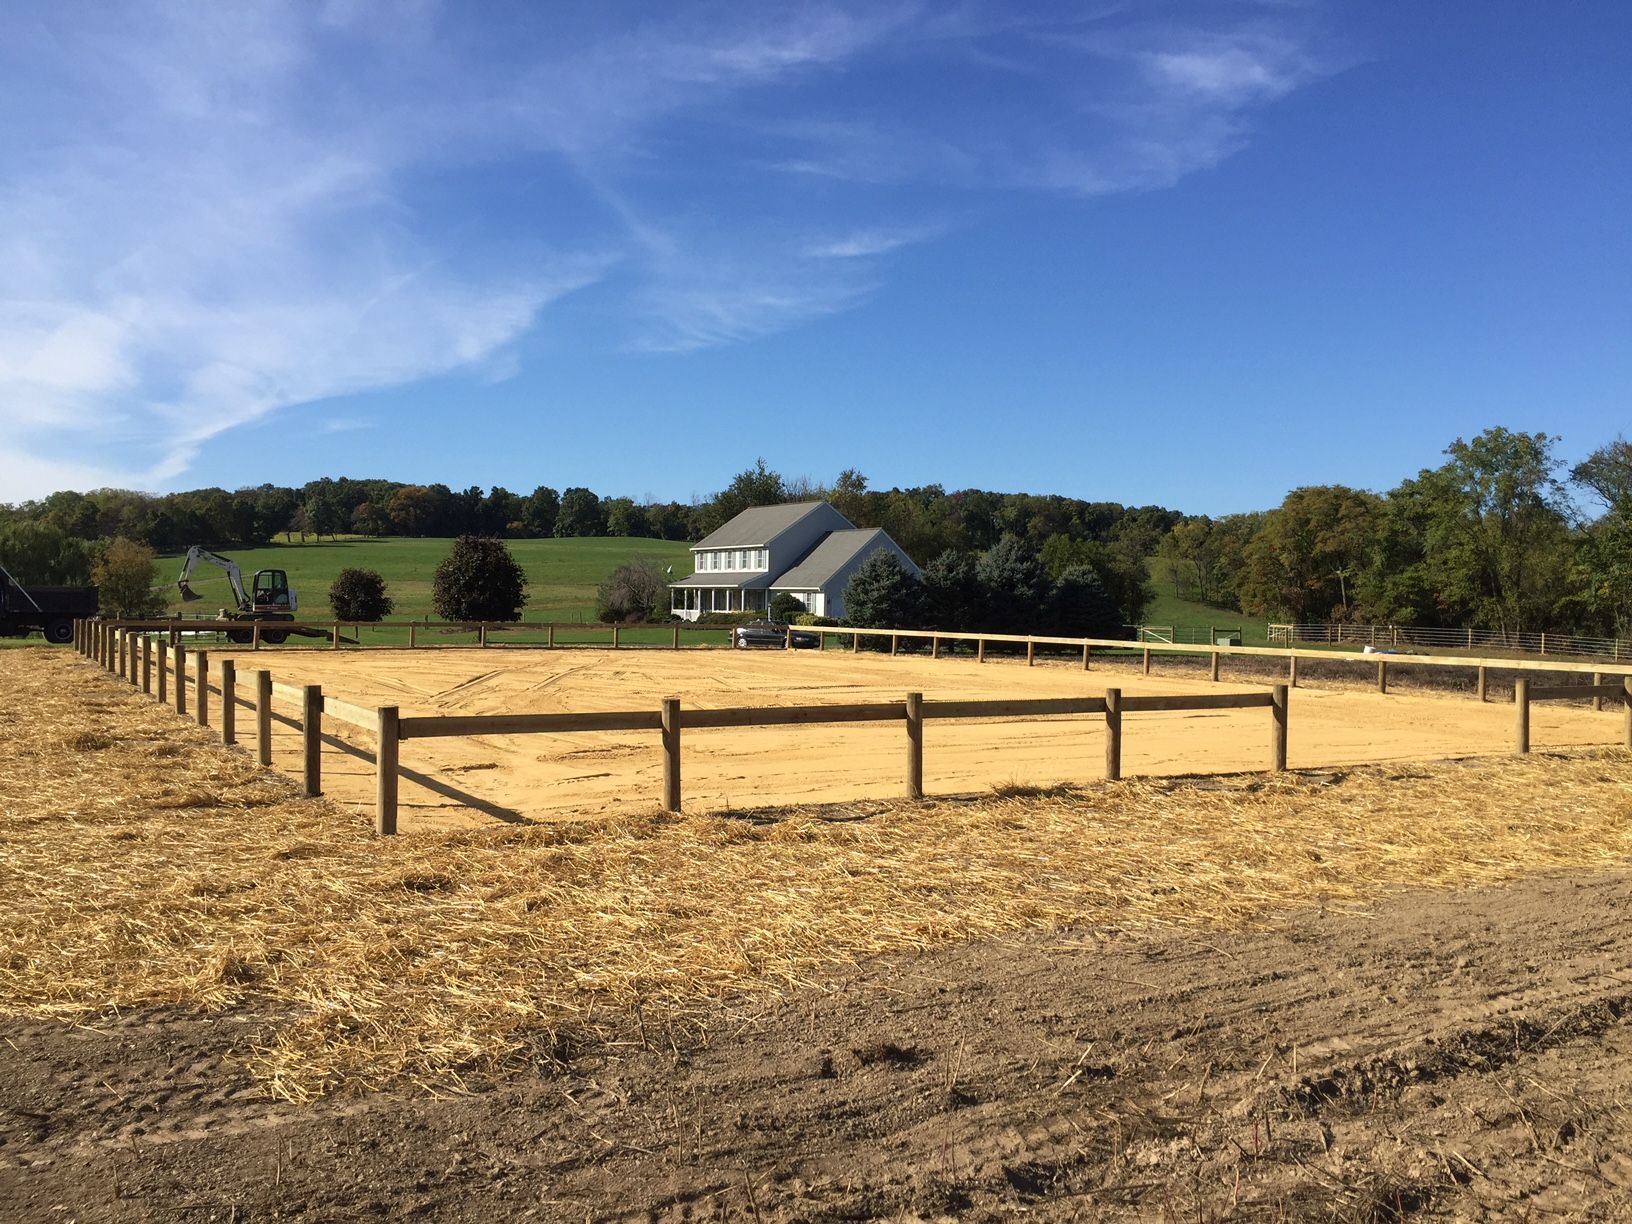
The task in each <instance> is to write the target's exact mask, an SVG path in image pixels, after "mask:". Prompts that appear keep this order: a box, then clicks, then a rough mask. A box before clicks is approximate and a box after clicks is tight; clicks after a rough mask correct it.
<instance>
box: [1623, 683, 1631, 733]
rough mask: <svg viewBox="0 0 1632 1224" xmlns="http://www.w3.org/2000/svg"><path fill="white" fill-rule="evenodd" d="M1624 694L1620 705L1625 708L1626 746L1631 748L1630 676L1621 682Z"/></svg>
mask: <svg viewBox="0 0 1632 1224" xmlns="http://www.w3.org/2000/svg"><path fill="white" fill-rule="evenodd" d="M1622 684H1623V686H1624V688H1625V692H1624V693H1623V694H1622V696H1621V703H1622V705H1624V706H1625V708H1626V735H1625V740H1626V746H1627V747H1628V748H1632V676H1628V677H1627V678H1626V680H1624V681H1623V682H1622Z"/></svg>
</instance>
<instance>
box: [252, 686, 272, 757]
mask: <svg viewBox="0 0 1632 1224" xmlns="http://www.w3.org/2000/svg"><path fill="white" fill-rule="evenodd" d="M255 760H256V761H257V762H258V763H259V764H261V765H270V764H272V673H271V672H269V671H267V670H266V669H265V668H262V669H261V670H260V671H258V672H256V673H255Z"/></svg>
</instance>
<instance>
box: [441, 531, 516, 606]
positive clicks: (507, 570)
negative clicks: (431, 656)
mask: <svg viewBox="0 0 1632 1224" xmlns="http://www.w3.org/2000/svg"><path fill="white" fill-rule="evenodd" d="M526 602H527V576H526V575H525V574H523V573H522V570H521V566H520V565H519V564H518V563H517V562H516V559H515V557H513V556H512V555H511V553H510V550H509V549H508V548H506V547H505V545H504V541H502V540H495V539H493V538H491V537H489V536H468V535H465V536H460V537H459V538H458V539H457V540H455V541H454V542H453V549H452V550H451V551H450V552H449V553H448V555H447V556H446V557H444V558H443V559H442V562H441V564H439V565H438V566H437V567H436V576H435V578H434V579H433V581H432V584H431V606H432V607H433V608H434V609H435V610H436V614H437V615H438V616H440V617H442V619H443V620H450V621H514V620H520V619H521V609H522V605H523V604H525V603H526Z"/></svg>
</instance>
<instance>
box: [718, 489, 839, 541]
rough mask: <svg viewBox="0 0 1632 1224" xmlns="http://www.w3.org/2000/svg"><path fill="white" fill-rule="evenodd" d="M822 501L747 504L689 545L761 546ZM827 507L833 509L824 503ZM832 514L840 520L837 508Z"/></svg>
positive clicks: (816, 508)
mask: <svg viewBox="0 0 1632 1224" xmlns="http://www.w3.org/2000/svg"><path fill="white" fill-rule="evenodd" d="M823 506H827V503H826V502H820V501H814V502H783V503H782V504H781V505H776V506H750V507H749V508H748V509H746V510H744V511H743V512H742V513H741V514H739V515H737V516H736V517H735V518H733V519H732V520H731V521H730V522H728V523H726V524H725V525H724V526H722V527H720V529H719V530H717V531H715V532H712V533H711V534H709V535H708V536H706V537H704V538H703V539H701V540H699V541H698V542H697V543H695V544H693V545H692V548H693V549H698V548H763V547H764V546H765V545H767V544H769V543H770V542H771V541H772V540H774V539H776V537H777V536H779V535H781V534H782V533H783V532H784V531H786V530H787V529H788V528H789V527H792V526H793V525H794V524H795V523H797V522H798V521H799V520H800V519H802V518H804V517H805V516H806V515H807V514H815V513H817V512H818V511H820V510H821V508H822V507H823ZM827 508H828V509H829V510H832V509H833V508H832V507H831V506H827ZM833 513H834V514H835V515H838V517H839V518H840V519H841V520H842V519H843V517H844V516H843V515H839V512H838V511H837V510H834V511H833Z"/></svg>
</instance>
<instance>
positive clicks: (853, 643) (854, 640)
mask: <svg viewBox="0 0 1632 1224" xmlns="http://www.w3.org/2000/svg"><path fill="white" fill-rule="evenodd" d="M850 653H851V654H860V653H861V634H859V633H852V634H851V635H850Z"/></svg>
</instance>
